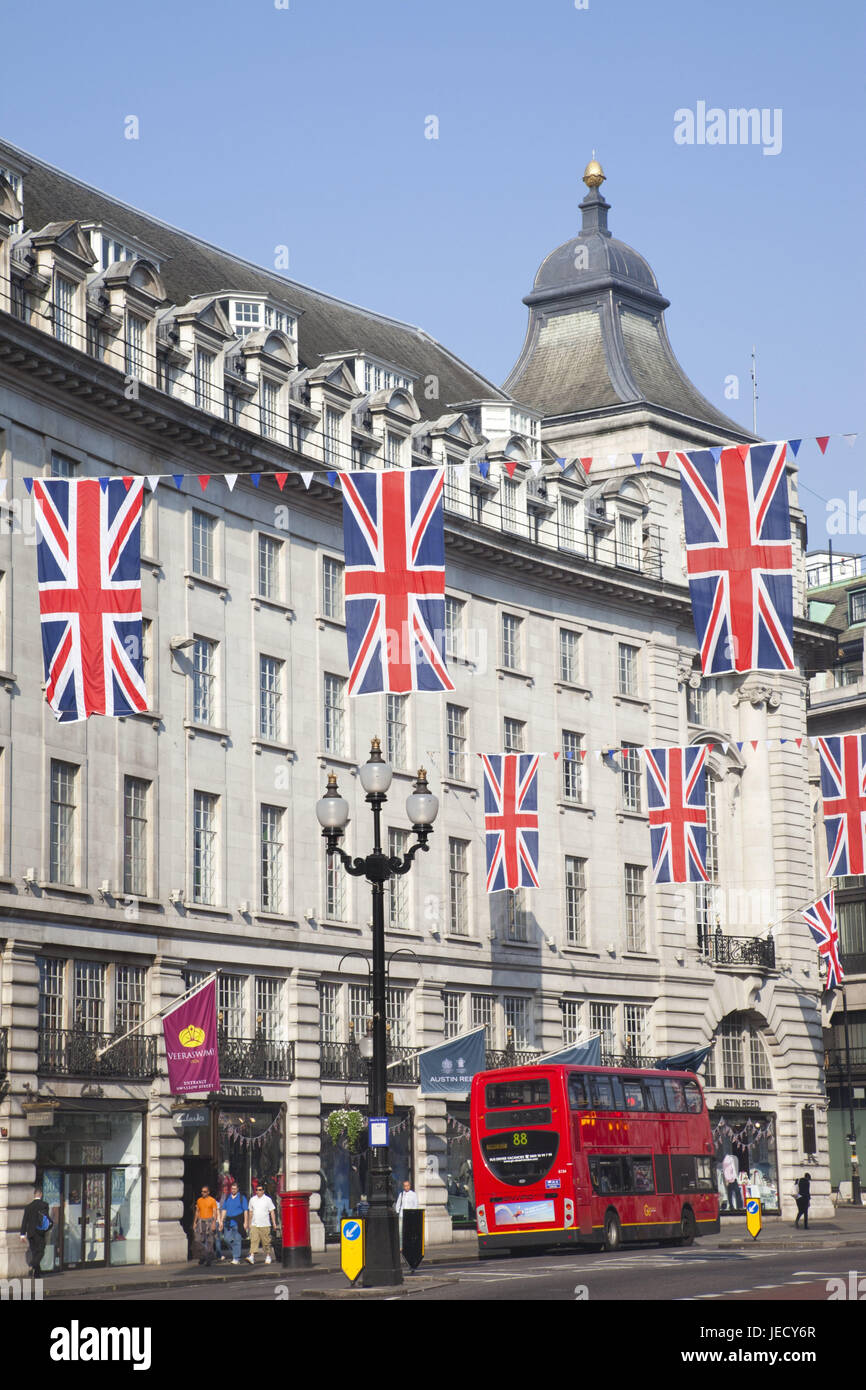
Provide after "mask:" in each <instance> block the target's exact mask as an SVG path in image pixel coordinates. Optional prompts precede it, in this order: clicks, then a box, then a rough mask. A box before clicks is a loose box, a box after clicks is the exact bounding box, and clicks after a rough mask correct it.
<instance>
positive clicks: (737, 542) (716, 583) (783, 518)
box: [677, 444, 794, 675]
mask: <svg viewBox="0 0 866 1390" xmlns="http://www.w3.org/2000/svg"><path fill="white" fill-rule="evenodd" d="M677 458H678V459H679V461H680V465H681V471H680V477H681V482H682V499H683V519H684V522H685V532H686V565H687V569H688V577H689V590H690V592H691V598H692V612H693V616H694V622H695V632H696V634H697V639H698V645H699V647H700V652H701V667H702V670H703V673H704V675H721V674H724V673H725V672H728V671H792V670H793V669H794V651H793V638H794V600H793V554H792V548H791V521H790V513H789V508H788V481H787V476H786V473H785V445H784V444H756V445H754V446H753V447H752V448H751V449H749V448H747V446H745V445H742V446H740V447H739V448H736V449H723V450H722V451H721V455H720V458H719V460H718V462H716V460H715V459H714V458H713V451H712V450H711V449H698V450H694V451H692V452H691V453H678V454H677Z"/></svg>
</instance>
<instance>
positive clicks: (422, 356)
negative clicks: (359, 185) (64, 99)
mask: <svg viewBox="0 0 866 1390" xmlns="http://www.w3.org/2000/svg"><path fill="white" fill-rule="evenodd" d="M4 153H9V154H10V155H11V156H12V157H13V158H14V159H18V160H24V161H26V163H28V164H29V165H30V166H31V167H30V171H29V173H27V174H26V175H25V176H24V189H23V202H24V222H25V226H27V227H28V228H30V229H35V230H39V229H40V228H42V227H44V226H45V225H46V224H47V223H58V222H60V221H61V220H64V219H66V220H70V221H72V220H75V221H83V222H105V223H106V224H108V225H110V226H111V227H112V229H113V230H115V231H116V232H117V234H118V235H120V234H122V233H123V232H126V233H127V235H128V236H130V237H131V238H133V239H134V240H136V241H143V242H146V243H147V244H149V245H150V246H152V247H153V248H154V250H155V251H157V252H158V253H159V255H160V258H161V264H160V274H161V276H162V279H163V283H164V284H165V290H166V294H167V295H168V297H169V299H171V300H172V301H174V303H176V304H179V305H181V304H184V303H185V302H186V300H188V299H189V298H191V297H192V296H193V295H205V294H216V293H217V292H219V291H225V289H226V287H227V286H229V287H231V289H232V291H233V293H239V294H244V293H259V294H270V295H273V296H274V298H276V299H278V300H281V301H282V302H283V303H285V304H288V305H290V306H292V307H293V308H296V309H298V310H299V311H300V312H301V315H302V317H301V319H300V322H299V325H298V348H299V357H300V365H301V366H308V367H314V366H316V365H318V362H319V360H320V357H321V355H323V354H324V353H328V352H342V351H347V352H348V351H351V350H352V349H356V350H360V351H366V352H368V353H370V354H372V355H373V356H375V357H378V358H383V359H384V360H385V361H386V362H393V363H395V364H398V365H399V366H401V367H404V368H406V370H407V371H408V372H409V373H410V374H416V375H417V376H418V377H420V378H421V380H420V381H419V383H418V387H419V389H418V396H417V400H418V406H419V408H420V410H421V412H422V414H424V415H426V416H428V417H429V418H431V419H435V418H436V417H437V416H439V415H441V414H442V412H443V411H444V410H445V409H446V408H447V406H448V405H449V404H451V403H452V402H454V401H463V400H471V399H473V398H476V397H479V396H483V397H485V398H487V399H490V398H491V397H493V398H499V399H505V396H504V393H503V392H502V390H501V389H500V388H499V387H498V386H494V385H492V383H491V382H489V381H487V380H486V378H485V377H483V376H482V375H481V374H480V373H479V372H476V371H474V370H473V369H472V368H471V367H469V366H467V364H466V363H465V362H462V361H461V360H460V359H459V358H458V357H455V356H454V355H453V354H452V353H450V352H449V351H448V349H447V348H445V347H443V346H442V344H440V343H437V342H436V341H435V340H434V339H433V338H431V337H429V336H428V335H427V334H426V333H424V332H423V331H422V330H421V329H419V328H415V327H413V326H412V325H411V324H407V323H402V322H400V321H399V320H397V319H392V318H388V317H386V316H385V315H382V314H376V313H374V312H372V311H370V310H367V309H362V308H359V307H358V306H357V305H354V304H348V303H346V302H345V301H343V300H340V299H336V298H334V297H333V296H331V295H328V294H323V293H321V292H320V291H318V290H314V289H310V287H309V286H307V285H301V284H299V283H298V282H297V281H295V280H289V279H287V278H286V277H285V276H282V275H278V274H277V273H276V272H274V271H270V270H265V269H263V268H262V267H260V266H255V265H251V264H250V263H249V262H247V261H244V260H242V259H241V258H240V257H237V256H233V255H231V253H229V252H227V251H222V250H220V249H219V248H217V247H215V246H211V245H209V244H208V243H207V242H206V241H203V240H201V239H200V238H198V237H195V236H192V235H190V234H189V233H187V232H182V231H179V230H178V229H177V228H175V227H171V226H168V225H167V224H166V223H164V222H160V221H159V220H158V219H157V218H155V217H150V216H148V215H147V214H146V213H142V212H138V211H137V210H136V209H135V208H131V207H129V206H127V204H125V203H122V202H120V201H119V200H118V199H116V198H112V197H111V196H110V195H109V194H107V193H102V192H100V191H99V190H98V189H95V188H90V187H88V186H87V185H86V184H84V183H81V182H80V181H79V180H78V179H75V178H73V177H72V176H71V175H69V174H64V173H62V172H61V171H60V170H58V169H54V168H52V166H51V165H49V164H45V163H43V162H42V161H41V160H39V159H36V158H35V157H34V156H33V155H30V154H26V153H25V152H24V151H21V150H19V149H17V148H16V147H15V146H13V145H9V144H6V143H4V142H0V163H2V161H3V155H4ZM431 375H434V376H436V377H438V378H439V395H438V399H434V400H428V399H427V397H426V393H425V391H424V389H423V385H424V380H423V379H424V378H425V377H427V376H431Z"/></svg>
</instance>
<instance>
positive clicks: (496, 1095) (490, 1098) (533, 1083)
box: [485, 1077, 550, 1110]
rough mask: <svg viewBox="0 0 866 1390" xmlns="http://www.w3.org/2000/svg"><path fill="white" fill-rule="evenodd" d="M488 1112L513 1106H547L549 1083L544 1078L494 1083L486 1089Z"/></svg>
mask: <svg viewBox="0 0 866 1390" xmlns="http://www.w3.org/2000/svg"><path fill="white" fill-rule="evenodd" d="M485 1098H486V1101H487V1108H488V1110H504V1109H505V1108H506V1107H508V1106H514V1105H547V1104H548V1103H549V1101H550V1082H549V1081H548V1080H547V1079H546V1078H544V1077H535V1078H532V1079H530V1078H527V1079H526V1080H523V1079H522V1078H521V1079H520V1080H517V1079H515V1080H514V1081H496V1082H493V1083H491V1085H489V1086H488V1087H487V1089H486V1097H485Z"/></svg>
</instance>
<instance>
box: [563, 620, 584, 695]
mask: <svg viewBox="0 0 866 1390" xmlns="http://www.w3.org/2000/svg"><path fill="white" fill-rule="evenodd" d="M579 676H580V633H579V632H574V631H573V630H572V629H571V628H567V627H561V628H560V629H559V679H560V680H561V681H568V683H569V684H570V685H576V684H577V681H578V678H579Z"/></svg>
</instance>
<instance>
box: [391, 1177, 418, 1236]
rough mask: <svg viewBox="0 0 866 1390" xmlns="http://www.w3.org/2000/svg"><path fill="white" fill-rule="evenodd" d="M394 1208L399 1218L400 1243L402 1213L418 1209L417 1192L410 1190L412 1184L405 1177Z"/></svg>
mask: <svg viewBox="0 0 866 1390" xmlns="http://www.w3.org/2000/svg"><path fill="white" fill-rule="evenodd" d="M394 1210H395V1211H396V1213H397V1215H398V1216H399V1218H400V1244H401V1245H402V1243H403V1213H404V1211H417V1210H418V1193H417V1192H413V1191H412V1184H411V1183H410V1181H409V1179H408V1178H407V1179H406V1181H405V1182H404V1184H403V1191H402V1192H400V1193H398V1195H397V1201H396V1202H395V1203H394Z"/></svg>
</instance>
